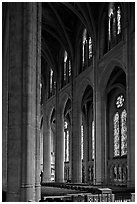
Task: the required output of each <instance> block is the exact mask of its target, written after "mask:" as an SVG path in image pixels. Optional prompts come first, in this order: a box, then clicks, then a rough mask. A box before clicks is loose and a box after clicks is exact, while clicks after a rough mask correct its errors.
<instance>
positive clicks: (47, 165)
mask: <svg viewBox="0 0 137 204" xmlns="http://www.w3.org/2000/svg"><path fill="white" fill-rule="evenodd" d="M43 112H44V114H43V182H48V181H50V179H51V127H50V121H49V117H48V116H46V114H45V112H46V108H45V106H44V111H43Z"/></svg>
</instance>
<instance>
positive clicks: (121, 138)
mask: <svg viewBox="0 0 137 204" xmlns="http://www.w3.org/2000/svg"><path fill="white" fill-rule="evenodd" d="M124 102H125V98H124V96H123V94H120V95H119V96H118V97H117V98H116V102H115V104H116V108H117V112H116V113H115V115H114V118H113V120H114V121H113V128H114V157H116V156H124V155H127V112H126V109H125V108H124V107H125V106H124Z"/></svg>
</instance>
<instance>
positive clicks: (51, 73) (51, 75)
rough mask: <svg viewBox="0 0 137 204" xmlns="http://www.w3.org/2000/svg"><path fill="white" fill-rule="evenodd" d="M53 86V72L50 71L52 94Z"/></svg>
mask: <svg viewBox="0 0 137 204" xmlns="http://www.w3.org/2000/svg"><path fill="white" fill-rule="evenodd" d="M52 84H53V70H52V69H50V93H52Z"/></svg>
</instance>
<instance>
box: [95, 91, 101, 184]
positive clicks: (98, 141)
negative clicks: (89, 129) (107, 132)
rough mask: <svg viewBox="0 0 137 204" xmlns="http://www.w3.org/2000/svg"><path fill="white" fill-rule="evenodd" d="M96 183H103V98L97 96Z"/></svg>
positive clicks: (98, 94)
mask: <svg viewBox="0 0 137 204" xmlns="http://www.w3.org/2000/svg"><path fill="white" fill-rule="evenodd" d="M95 128H96V138H95V181H96V182H95V183H96V184H97V185H100V184H101V183H102V140H101V96H100V93H98V92H97V94H96V125H95Z"/></svg>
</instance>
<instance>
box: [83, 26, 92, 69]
mask: <svg viewBox="0 0 137 204" xmlns="http://www.w3.org/2000/svg"><path fill="white" fill-rule="evenodd" d="M92 57H93V43H92V38H91V36H89V34H88V31H87V29H86V28H85V29H84V31H83V36H82V69H83V70H84V69H85V68H86V67H87V66H89V65H90V61H91V59H92Z"/></svg>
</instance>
